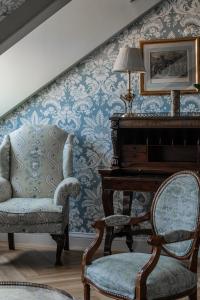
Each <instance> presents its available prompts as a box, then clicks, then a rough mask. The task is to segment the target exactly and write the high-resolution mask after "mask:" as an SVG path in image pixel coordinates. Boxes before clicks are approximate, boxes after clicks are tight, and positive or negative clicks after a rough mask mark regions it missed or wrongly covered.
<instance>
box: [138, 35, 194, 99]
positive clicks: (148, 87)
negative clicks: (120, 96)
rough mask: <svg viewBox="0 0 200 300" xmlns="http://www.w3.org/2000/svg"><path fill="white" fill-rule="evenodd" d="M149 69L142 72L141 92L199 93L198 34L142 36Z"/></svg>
mask: <svg viewBox="0 0 200 300" xmlns="http://www.w3.org/2000/svg"><path fill="white" fill-rule="evenodd" d="M140 47H141V49H142V52H143V59H144V66H145V70H146V73H144V74H140V94H141V95H166V94H169V93H170V91H171V90H180V91H181V93H182V94H190V93H197V90H196V89H195V88H194V87H193V84H194V83H197V82H199V81H200V57H199V56H200V54H199V38H198V37H187V38H178V39H162V40H142V41H140Z"/></svg>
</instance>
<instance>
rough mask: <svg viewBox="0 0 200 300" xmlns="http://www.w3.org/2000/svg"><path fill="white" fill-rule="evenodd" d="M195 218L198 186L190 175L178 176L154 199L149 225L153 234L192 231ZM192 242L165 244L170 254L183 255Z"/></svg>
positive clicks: (197, 214)
mask: <svg viewBox="0 0 200 300" xmlns="http://www.w3.org/2000/svg"><path fill="white" fill-rule="evenodd" d="M198 216H199V186H198V182H197V179H196V178H195V177H194V176H192V175H191V174H187V173H185V174H183V173H182V174H179V175H176V177H174V178H172V179H171V180H170V181H169V182H168V183H167V185H165V186H164V187H163V189H161V190H160V192H159V193H158V194H157V196H156V201H155V206H154V209H153V225H154V228H155V231H156V233H157V234H160V235H164V234H166V233H168V232H171V231H176V230H187V231H193V230H195V229H196V227H197V221H198ZM191 245H192V241H191V240H190V241H183V242H178V243H173V244H168V245H165V246H164V248H165V249H167V250H168V251H170V252H171V253H173V254H175V255H178V256H184V255H186V254H187V253H188V251H189V250H190V248H191Z"/></svg>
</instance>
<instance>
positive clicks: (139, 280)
mask: <svg viewBox="0 0 200 300" xmlns="http://www.w3.org/2000/svg"><path fill="white" fill-rule="evenodd" d="M195 235H196V232H193V231H187V230H175V231H171V232H169V233H166V234H165V235H152V236H150V237H149V239H148V243H149V244H150V245H152V246H153V251H152V255H151V257H150V259H149V261H148V262H147V263H146V264H145V265H144V266H143V267H142V269H141V270H140V272H138V274H137V276H136V296H137V294H138V295H140V297H141V298H142V297H143V296H144V295H146V289H147V287H146V282H147V278H148V276H149V275H150V273H151V272H152V271H153V270H154V268H155V267H156V265H157V263H158V261H159V258H160V254H161V249H162V245H164V244H168V243H176V242H181V241H186V240H190V239H192V238H195ZM142 299H143V298H142Z"/></svg>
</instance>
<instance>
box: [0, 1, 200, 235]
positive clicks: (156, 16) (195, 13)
mask: <svg viewBox="0 0 200 300" xmlns="http://www.w3.org/2000/svg"><path fill="white" fill-rule="evenodd" d="M197 35H200V0H165V1H163V2H162V3H161V4H160V5H159V6H158V7H157V8H156V9H153V10H151V11H150V12H149V13H148V14H146V15H145V16H144V17H143V18H141V19H140V20H138V21H137V22H135V23H133V24H131V25H130V26H129V27H128V28H126V29H125V30H123V32H121V33H120V34H118V35H117V36H115V37H113V38H112V39H110V41H109V42H107V43H106V44H105V45H103V46H101V47H100V48H99V49H98V50H96V51H94V52H93V53H92V54H90V55H89V56H88V57H87V58H85V59H84V60H83V61H81V62H80V63H79V64H78V65H76V66H75V67H73V68H72V69H71V70H69V71H67V72H66V73H65V74H63V75H61V76H60V77H59V78H58V79H56V80H55V81H54V82H53V83H51V84H50V85H49V86H47V87H46V88H44V89H43V90H41V91H40V92H39V93H38V94H37V95H35V96H33V97H31V98H30V99H29V100H28V101H27V102H26V103H25V104H23V105H21V106H20V107H18V108H17V109H16V110H15V111H13V112H12V113H10V114H9V115H8V116H7V117H6V118H5V119H4V120H2V121H1V122H0V139H1V140H2V138H3V136H4V135H5V134H7V133H9V132H11V131H13V130H15V129H16V128H18V127H20V126H21V125H23V124H29V123H31V124H38V123H42V124H57V125H58V126H60V127H61V128H63V129H65V130H67V131H69V132H73V133H75V135H76V138H75V147H74V169H75V172H74V175H75V176H76V177H77V178H78V179H79V180H80V182H81V186H82V189H81V195H80V196H79V197H78V198H77V199H72V200H71V204H70V205H71V208H70V220H71V222H70V224H71V231H74V232H90V231H91V226H90V225H91V222H92V221H93V220H94V219H97V218H99V217H100V216H102V215H103V211H102V204H101V184H100V177H99V175H98V171H97V168H98V166H100V165H101V166H102V165H105V166H108V165H109V163H110V159H111V156H112V146H111V139H110V122H109V117H110V116H111V115H112V114H113V113H114V112H122V111H123V103H122V102H121V100H120V99H119V95H120V93H122V92H123V91H124V90H125V89H126V83H127V81H126V78H125V76H124V75H122V74H118V73H113V72H112V67H113V62H114V61H115V58H116V56H117V54H118V51H119V48H120V47H122V46H124V45H130V46H136V47H138V46H139V41H140V40H141V39H155V38H175V37H181V36H197ZM38 72H39V70H38ZM30 80H31V78H30ZM132 84H133V87H134V90H135V92H136V95H137V96H136V99H135V101H134V106H133V109H134V111H136V112H167V111H169V108H170V99H169V96H146V97H145V96H140V95H139V78H138V76H137V75H135V76H133V79H132ZM181 109H182V111H192V112H194V111H200V97H199V96H198V95H189V96H188V95H187V96H184V97H182V99H181ZM119 199H120V194H117V195H116V209H117V210H119V209H120V201H118V200H119ZM149 199H150V195H149V194H144V193H139V192H138V193H135V194H134V201H133V205H134V206H135V207H136V210H137V213H138V212H141V211H143V210H144V209H146V207H147V206H148V205H149V204H148V203H149Z"/></svg>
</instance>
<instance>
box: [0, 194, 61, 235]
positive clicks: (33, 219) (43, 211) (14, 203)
mask: <svg viewBox="0 0 200 300" xmlns="http://www.w3.org/2000/svg"><path fill="white" fill-rule="evenodd" d="M62 210H63V208H62V206H59V205H55V204H54V202H53V199H50V198H41V199H40V198H37V199H31V198H12V199H9V200H7V201H5V202H2V203H0V232H5V226H7V227H8V228H9V226H10V227H12V228H13V227H15V226H16V230H15V231H14V232H20V231H21V232H23V231H24V230H22V229H23V228H25V227H27V228H28V226H32V225H34V226H35V225H37V226H38V225H44V224H46V225H48V224H52V223H53V224H54V226H55V224H56V223H60V224H61V223H62V222H63V215H62ZM35 229H36V227H35ZM37 229H38V230H36V231H35V232H40V231H39V227H37ZM1 230H2V231H1ZM47 232H48V231H47Z"/></svg>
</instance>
